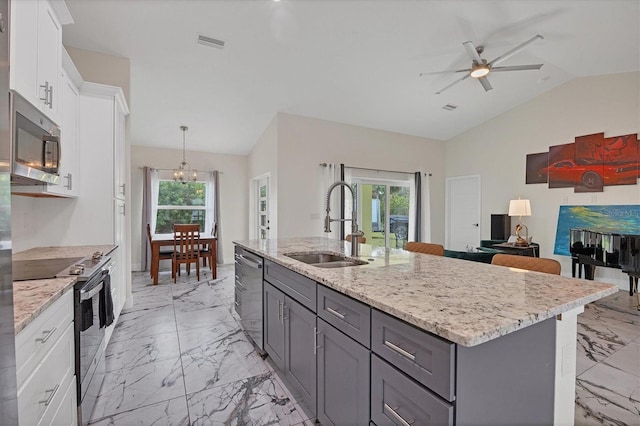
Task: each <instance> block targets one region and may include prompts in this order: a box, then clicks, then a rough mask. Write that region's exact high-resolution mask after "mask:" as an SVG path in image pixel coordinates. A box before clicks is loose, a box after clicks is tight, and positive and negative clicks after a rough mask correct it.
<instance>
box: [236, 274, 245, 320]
mask: <svg viewBox="0 0 640 426" xmlns="http://www.w3.org/2000/svg"><path fill="white" fill-rule="evenodd" d="M244 291H245V289H244V287H243V286H242V284H240V282H239V281H238V280H236V285H235V287H234V299H233V305H234V309H235V311H236V313H237V314H238V315H240V317H242V293H243V292H244Z"/></svg>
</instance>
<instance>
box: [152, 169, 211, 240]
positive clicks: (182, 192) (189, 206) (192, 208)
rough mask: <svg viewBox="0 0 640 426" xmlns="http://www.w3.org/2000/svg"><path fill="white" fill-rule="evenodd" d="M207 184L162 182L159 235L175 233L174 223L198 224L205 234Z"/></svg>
mask: <svg viewBox="0 0 640 426" xmlns="http://www.w3.org/2000/svg"><path fill="white" fill-rule="evenodd" d="M206 197H207V184H206V183H205V182H187V183H181V182H174V181H172V180H161V181H160V182H159V187H158V210H157V216H156V229H155V233H157V234H167V233H171V232H173V224H174V223H197V224H199V225H200V231H201V232H204V230H205V223H206V220H207V219H206V217H205V216H206V212H207V207H206V204H207V203H206Z"/></svg>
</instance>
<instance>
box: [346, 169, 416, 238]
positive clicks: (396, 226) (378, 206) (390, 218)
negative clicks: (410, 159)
mask: <svg viewBox="0 0 640 426" xmlns="http://www.w3.org/2000/svg"><path fill="white" fill-rule="evenodd" d="M353 182H354V183H355V184H356V188H357V189H358V204H359V205H358V212H359V215H360V217H359V218H358V221H359V223H360V229H361V230H362V231H363V232H364V235H365V238H366V239H367V244H371V245H373V246H379V247H388V248H404V246H405V245H406V243H407V238H408V235H409V204H410V185H409V182H408V181H407V182H403V181H390V180H373V179H357V178H354V179H353Z"/></svg>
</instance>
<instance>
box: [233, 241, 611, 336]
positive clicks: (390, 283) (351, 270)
mask: <svg viewBox="0 0 640 426" xmlns="http://www.w3.org/2000/svg"><path fill="white" fill-rule="evenodd" d="M234 243H236V244H238V245H239V246H241V247H244V248H246V249H248V250H250V251H253V252H255V253H257V254H259V255H262V256H263V257H264V258H265V259H269V260H272V261H273V262H275V263H278V264H280V265H283V266H286V267H287V268H289V269H291V270H293V271H296V272H298V273H300V274H302V275H305V276H307V277H309V278H311V279H313V280H315V281H317V282H319V283H321V284H324V285H326V286H327V287H330V288H333V289H335V290H337V291H339V292H341V293H344V294H346V295H348V296H351V297H353V298H354V299H357V300H360V301H362V302H364V303H367V304H368V305H371V306H372V307H374V308H377V309H379V310H381V311H383V312H386V313H389V314H391V315H393V316H395V317H397V318H400V319H402V320H404V321H406V322H408V323H410V324H413V325H415V326H417V327H419V328H421V329H423V330H426V331H428V332H431V333H433V334H436V335H438V336H440V337H442V338H444V339H447V340H450V341H452V342H454V343H458V344H460V345H463V346H475V345H478V344H481V343H483V342H486V341H489V340H492V339H495V338H498V337H500V336H503V335H505V334H508V333H511V332H513V331H516V330H519V329H522V328H525V327H528V326H530V325H532V324H535V323H538V322H541V321H544V320H546V319H548V318H552V317H554V316H555V315H558V314H561V313H563V312H567V311H569V310H571V309H573V308H576V307H580V306H583V305H585V304H587V303H590V302H593V301H594V300H598V299H600V298H602V297H605V296H607V295H610V294H613V293H616V292H617V291H618V287H617V286H615V285H612V284H605V283H600V282H596V281H587V280H579V279H575V278H567V277H562V276H557V275H551V274H544V273H540V272H532V271H524V270H519V269H512V268H506V267H501V266H496V265H489V264H485V263H479V262H472V261H468V260H462V259H453V258H448V257H441V256H431V255H424V254H418V253H411V252H407V251H404V250H399V249H391V250H385V249H384V248H382V247H373V246H370V245H368V244H361V245H360V248H361V255H360V257H359V259H361V260H365V261H369V262H370V263H369V264H368V265H363V266H355V267H346V268H335V269H324V268H317V267H315V266H311V265H307V264H305V263H302V262H299V261H296V260H294V259H291V258H289V257H287V256H285V255H284V254H285V253H293V252H318V251H328V252H333V253H340V254H345V255H347V256H349V254H350V247H351V244H350V243H348V242H345V241H338V240H332V239H327V238H316V237H309V238H302V237H301V238H286V239H271V240H248V241H234Z"/></svg>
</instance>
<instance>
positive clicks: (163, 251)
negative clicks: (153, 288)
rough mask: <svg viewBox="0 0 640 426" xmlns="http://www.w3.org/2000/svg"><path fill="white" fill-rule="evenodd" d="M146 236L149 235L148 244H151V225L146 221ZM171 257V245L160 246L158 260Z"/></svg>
mask: <svg viewBox="0 0 640 426" xmlns="http://www.w3.org/2000/svg"><path fill="white" fill-rule="evenodd" d="M147 237H149V246H151V225H149V224H148V223H147ZM152 256H153V254H152ZM171 259H173V249H172V248H171V247H160V257H159V260H171ZM149 273H151V272H149ZM151 278H153V274H151Z"/></svg>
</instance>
